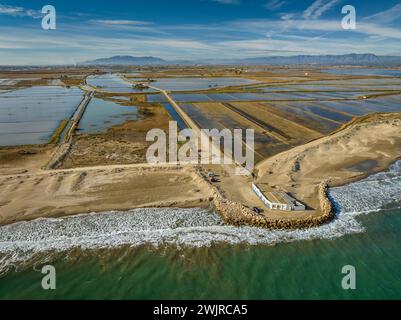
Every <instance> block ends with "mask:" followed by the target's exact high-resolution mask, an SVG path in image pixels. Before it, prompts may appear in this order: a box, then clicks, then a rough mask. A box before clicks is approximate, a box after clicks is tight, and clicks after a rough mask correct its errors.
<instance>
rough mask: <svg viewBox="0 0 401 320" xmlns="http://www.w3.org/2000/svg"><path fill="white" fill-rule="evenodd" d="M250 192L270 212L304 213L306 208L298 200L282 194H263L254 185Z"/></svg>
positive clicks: (275, 192)
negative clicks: (252, 192) (253, 193)
mask: <svg viewBox="0 0 401 320" xmlns="http://www.w3.org/2000/svg"><path fill="white" fill-rule="evenodd" d="M252 190H253V191H254V192H255V193H256V195H257V196H258V197H259V199H260V200H262V202H263V203H264V204H265V205H266V207H268V208H269V209H272V210H281V211H304V210H306V207H305V205H304V204H302V203H301V202H299V201H298V200H296V199H294V198H292V197H290V196H289V195H288V194H286V193H284V192H277V191H274V192H266V193H265V192H263V191H262V189H261V188H260V187H259V186H257V185H256V184H255V183H253V184H252Z"/></svg>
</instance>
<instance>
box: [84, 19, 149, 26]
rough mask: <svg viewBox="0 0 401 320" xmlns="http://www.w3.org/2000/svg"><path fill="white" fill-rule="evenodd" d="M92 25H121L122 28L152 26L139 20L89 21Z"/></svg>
mask: <svg viewBox="0 0 401 320" xmlns="http://www.w3.org/2000/svg"><path fill="white" fill-rule="evenodd" d="M91 22H92V23H96V24H102V25H112V26H115V25H122V26H124V25H125V26H128V25H130V26H146V25H151V24H153V23H152V22H147V21H139V20H91Z"/></svg>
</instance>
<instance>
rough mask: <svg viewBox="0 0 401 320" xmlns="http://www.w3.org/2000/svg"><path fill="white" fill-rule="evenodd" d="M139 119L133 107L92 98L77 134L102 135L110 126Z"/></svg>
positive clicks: (139, 115)
mask: <svg viewBox="0 0 401 320" xmlns="http://www.w3.org/2000/svg"><path fill="white" fill-rule="evenodd" d="M141 118H142V115H141V114H140V113H139V112H138V108H137V107H135V106H122V105H119V104H118V103H116V102H113V101H107V100H102V99H98V98H93V99H92V100H91V102H90V103H89V104H88V107H87V108H86V111H85V113H84V115H83V117H82V119H81V121H80V123H79V133H91V134H93V133H102V132H105V131H107V129H108V128H111V127H112V126H115V125H118V124H123V123H124V122H126V121H132V120H138V119H141Z"/></svg>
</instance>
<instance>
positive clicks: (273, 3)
mask: <svg viewBox="0 0 401 320" xmlns="http://www.w3.org/2000/svg"><path fill="white" fill-rule="evenodd" d="M285 4H286V1H285V0H270V1H269V2H267V3H266V4H265V8H266V9H268V10H270V11H274V10H277V9H280V8H281V7H282V6H283V5H285Z"/></svg>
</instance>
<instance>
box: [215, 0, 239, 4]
mask: <svg viewBox="0 0 401 320" xmlns="http://www.w3.org/2000/svg"><path fill="white" fill-rule="evenodd" d="M212 1H214V2H218V3H222V4H238V3H239V2H240V0H212Z"/></svg>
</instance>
